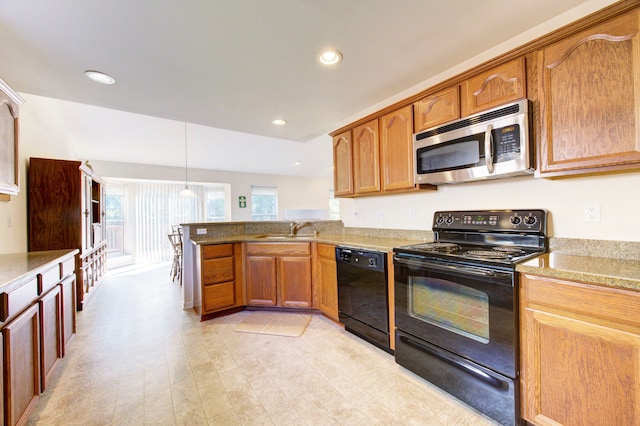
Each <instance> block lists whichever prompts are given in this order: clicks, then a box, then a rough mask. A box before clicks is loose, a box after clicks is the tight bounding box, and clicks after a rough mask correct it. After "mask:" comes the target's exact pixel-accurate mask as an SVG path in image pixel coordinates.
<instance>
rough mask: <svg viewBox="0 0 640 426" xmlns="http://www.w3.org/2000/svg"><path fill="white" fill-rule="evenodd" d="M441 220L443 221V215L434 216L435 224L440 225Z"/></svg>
mask: <svg viewBox="0 0 640 426" xmlns="http://www.w3.org/2000/svg"><path fill="white" fill-rule="evenodd" d="M442 222H444V217H442V216H438V217H437V218H436V224H437V225H442Z"/></svg>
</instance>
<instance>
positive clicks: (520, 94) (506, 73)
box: [460, 58, 527, 117]
mask: <svg viewBox="0 0 640 426" xmlns="http://www.w3.org/2000/svg"><path fill="white" fill-rule="evenodd" d="M526 94H527V91H526V75H525V63H524V58H518V59H514V60H512V61H509V62H507V63H504V64H501V65H498V66H496V67H495V68H492V69H490V70H488V71H485V72H482V73H480V74H477V75H475V76H473V77H471V78H469V79H468V80H465V81H463V82H462V84H460V101H461V105H460V108H461V115H462V117H466V116H468V115H471V114H475V113H477V112H480V111H484V110H486V109H489V108H493V107H496V106H499V105H502V104H504V103H507V102H510V101H514V100H516V99H520V98H524V97H525V96H526Z"/></svg>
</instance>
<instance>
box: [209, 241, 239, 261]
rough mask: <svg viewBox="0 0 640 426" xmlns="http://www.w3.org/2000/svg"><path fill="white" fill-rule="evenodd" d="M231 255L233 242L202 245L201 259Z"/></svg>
mask: <svg viewBox="0 0 640 426" xmlns="http://www.w3.org/2000/svg"><path fill="white" fill-rule="evenodd" d="M229 256H233V244H213V245H208V246H203V247H202V258H203V259H214V258H216V257H229Z"/></svg>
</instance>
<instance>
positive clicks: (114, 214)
mask: <svg viewBox="0 0 640 426" xmlns="http://www.w3.org/2000/svg"><path fill="white" fill-rule="evenodd" d="M105 192H106V194H105V200H104V201H105V229H106V240H107V253H109V255H110V256H116V255H122V254H124V253H125V247H124V231H125V228H124V227H125V210H126V208H127V187H126V186H124V185H106V186H105Z"/></svg>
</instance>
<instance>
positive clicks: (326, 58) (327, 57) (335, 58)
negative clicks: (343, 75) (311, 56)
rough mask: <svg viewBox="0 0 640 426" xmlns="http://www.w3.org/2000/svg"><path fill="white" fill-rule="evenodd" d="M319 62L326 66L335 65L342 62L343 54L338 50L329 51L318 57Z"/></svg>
mask: <svg viewBox="0 0 640 426" xmlns="http://www.w3.org/2000/svg"><path fill="white" fill-rule="evenodd" d="M318 60H319V61H320V63H321V64H324V65H335V64H337V63H340V62H341V61H342V53H340V52H338V51H337V50H327V51H325V52H322V53H321V54H320V56H318Z"/></svg>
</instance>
